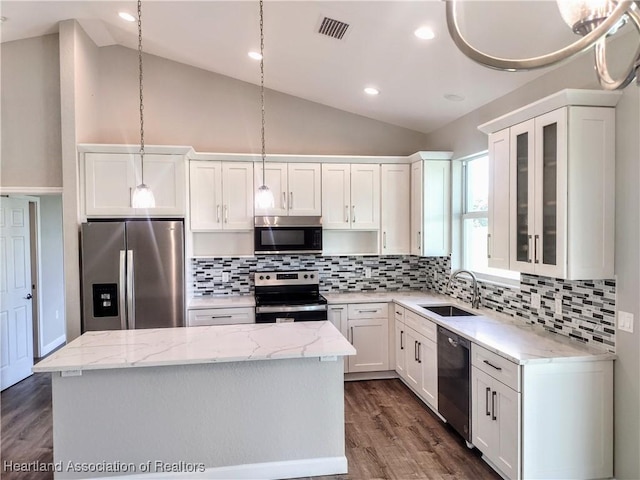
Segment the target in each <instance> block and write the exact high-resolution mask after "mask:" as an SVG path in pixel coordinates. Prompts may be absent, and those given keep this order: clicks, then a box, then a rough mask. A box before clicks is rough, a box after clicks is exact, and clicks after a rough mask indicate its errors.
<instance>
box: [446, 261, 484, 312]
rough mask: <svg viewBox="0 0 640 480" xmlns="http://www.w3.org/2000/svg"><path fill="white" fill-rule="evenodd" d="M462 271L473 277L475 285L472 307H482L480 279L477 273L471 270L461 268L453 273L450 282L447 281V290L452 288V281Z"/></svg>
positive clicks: (472, 281) (473, 284)
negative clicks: (479, 287)
mask: <svg viewBox="0 0 640 480" xmlns="http://www.w3.org/2000/svg"><path fill="white" fill-rule="evenodd" d="M461 273H466V274H468V275H469V276H470V277H471V283H472V286H473V297H472V298H471V308H478V307H480V290H479V289H478V279H477V278H476V276H475V274H474V273H473V272H471V271H469V270H464V269H462V268H461V269H459V270H456V271H454V272H452V273H451V276H450V277H449V282H448V283H447V290H449V289H450V288H451V283H452V282H453V280H454V279H455V278H456V277H457V276H458V275H460V274H461Z"/></svg>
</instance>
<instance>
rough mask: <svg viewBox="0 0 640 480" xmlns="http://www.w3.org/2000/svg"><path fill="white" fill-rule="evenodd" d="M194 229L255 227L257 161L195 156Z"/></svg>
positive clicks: (191, 182) (192, 169)
mask: <svg viewBox="0 0 640 480" xmlns="http://www.w3.org/2000/svg"><path fill="white" fill-rule="evenodd" d="M189 201H190V222H191V230H192V231H195V232H207V231H221V230H235V231H243V230H251V229H252V228H253V164H252V163H249V162H218V161H205V160H191V162H190V164H189Z"/></svg>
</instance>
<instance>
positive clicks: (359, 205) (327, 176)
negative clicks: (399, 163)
mask: <svg viewBox="0 0 640 480" xmlns="http://www.w3.org/2000/svg"><path fill="white" fill-rule="evenodd" d="M322 212H323V214H322V215H323V227H324V228H325V229H334V230H378V229H379V228H380V165H378V164H338V163H335V164H331V163H326V164H322Z"/></svg>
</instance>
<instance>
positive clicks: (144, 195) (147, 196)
mask: <svg viewBox="0 0 640 480" xmlns="http://www.w3.org/2000/svg"><path fill="white" fill-rule="evenodd" d="M138 79H139V82H138V83H139V86H140V184H139V185H138V186H137V187H136V188H135V190H134V191H133V197H132V198H131V206H132V207H133V208H154V207H155V206H156V199H155V197H154V196H153V192H152V191H151V188H149V186H148V185H146V184H145V183H144V103H143V95H142V93H143V88H142V80H143V76H142V0H138Z"/></svg>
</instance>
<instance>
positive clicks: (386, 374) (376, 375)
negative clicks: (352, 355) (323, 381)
mask: <svg viewBox="0 0 640 480" xmlns="http://www.w3.org/2000/svg"><path fill="white" fill-rule="evenodd" d="M390 378H399V376H398V374H397V373H396V372H395V370H385V371H382V372H356V373H345V374H344V381H345V382H353V381H358V380H389V379H390Z"/></svg>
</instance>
